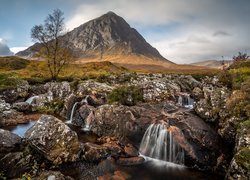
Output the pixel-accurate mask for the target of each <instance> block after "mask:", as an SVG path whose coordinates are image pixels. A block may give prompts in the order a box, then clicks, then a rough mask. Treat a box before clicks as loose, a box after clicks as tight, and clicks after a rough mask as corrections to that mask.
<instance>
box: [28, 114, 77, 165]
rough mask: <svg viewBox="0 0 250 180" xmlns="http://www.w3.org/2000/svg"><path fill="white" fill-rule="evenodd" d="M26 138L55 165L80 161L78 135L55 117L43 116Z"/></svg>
mask: <svg viewBox="0 0 250 180" xmlns="http://www.w3.org/2000/svg"><path fill="white" fill-rule="evenodd" d="M24 138H26V139H27V140H28V141H29V144H30V145H31V146H32V147H33V148H34V149H35V150H37V151H38V152H39V153H41V155H43V156H44V157H45V158H47V159H48V160H50V161H52V162H53V164H55V165H58V164H61V163H62V162H67V161H75V160H77V159H78V153H79V150H80V144H79V142H78V137H77V134H76V133H75V132H74V131H72V130H71V129H70V128H69V127H68V126H67V125H65V124H64V123H63V122H62V121H60V120H59V119H57V118H55V117H53V116H49V115H42V116H41V117H40V119H39V120H38V121H37V122H36V123H35V124H34V125H33V126H32V127H31V128H30V129H29V130H28V131H27V132H26V133H25V135H24Z"/></svg>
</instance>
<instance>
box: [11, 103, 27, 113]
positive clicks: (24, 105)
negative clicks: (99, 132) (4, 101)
mask: <svg viewBox="0 0 250 180" xmlns="http://www.w3.org/2000/svg"><path fill="white" fill-rule="evenodd" d="M13 109H16V110H17V111H19V112H27V111H29V110H30V104H29V103H27V102H17V103H14V104H13Z"/></svg>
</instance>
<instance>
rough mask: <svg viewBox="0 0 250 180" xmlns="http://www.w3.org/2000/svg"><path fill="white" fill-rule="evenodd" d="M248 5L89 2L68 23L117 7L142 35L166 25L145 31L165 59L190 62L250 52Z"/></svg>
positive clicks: (173, 0)
mask: <svg viewBox="0 0 250 180" xmlns="http://www.w3.org/2000/svg"><path fill="white" fill-rule="evenodd" d="M79 2H80V1H79ZM249 7H250V5H249V1H248V0H241V1H239V2H235V1H234V0H220V1H217V0H209V1H206V0H154V1H152V0H144V1H142V0H126V1H125V0H115V1H114V0H110V1H106V0H96V1H88V2H86V1H85V2H84V3H82V4H79V6H78V8H77V9H76V10H75V12H73V13H72V16H71V17H70V18H69V19H68V20H67V22H66V25H67V27H68V28H69V29H73V28H75V27H77V26H79V25H81V24H83V23H84V22H86V21H88V20H91V19H93V18H96V17H98V16H100V15H102V14H104V13H106V12H108V11H114V12H115V13H117V14H118V15H120V16H122V17H123V18H124V19H125V20H127V21H128V23H129V24H132V25H133V26H135V28H137V29H138V28H139V29H140V30H141V31H142V32H140V33H142V34H143V31H144V30H146V31H147V30H148V29H150V28H151V29H154V28H155V27H158V26H162V28H161V30H160V31H159V30H152V31H151V32H152V33H154V34H152V33H151V34H145V35H144V37H145V39H146V40H147V41H148V42H149V43H150V44H152V45H153V46H154V47H156V48H157V49H158V50H159V51H160V53H161V54H162V55H163V56H165V57H166V58H168V59H170V60H173V61H174V62H177V63H189V62H194V61H199V60H205V59H212V58H220V57H221V56H224V57H228V58H230V57H232V55H233V54H235V53H237V51H245V50H247V51H249V50H250V44H249V42H250V37H249V29H250V24H249V20H248V18H249V16H250V14H249V13H250V8H249ZM172 24H175V25H176V24H177V26H173V25H172ZM168 26H170V29H171V27H172V29H171V30H170V29H169V27H168ZM155 34H157V35H155Z"/></svg>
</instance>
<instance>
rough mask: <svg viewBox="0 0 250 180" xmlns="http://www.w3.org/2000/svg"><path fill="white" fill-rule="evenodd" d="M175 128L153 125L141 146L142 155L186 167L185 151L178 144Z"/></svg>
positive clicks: (146, 133)
mask: <svg viewBox="0 0 250 180" xmlns="http://www.w3.org/2000/svg"><path fill="white" fill-rule="evenodd" d="M173 130H174V128H171V126H170V127H169V128H167V126H166V125H165V124H151V125H150V126H149V127H148V129H147V131H146V132H145V134H144V136H143V139H142V141H141V144H140V153H141V154H142V155H144V156H149V157H151V158H154V159H158V160H163V161H168V162H172V163H175V164H180V165H184V150H183V149H182V148H181V147H180V146H179V145H178V144H177V143H176V141H175V137H174V132H172V131H173Z"/></svg>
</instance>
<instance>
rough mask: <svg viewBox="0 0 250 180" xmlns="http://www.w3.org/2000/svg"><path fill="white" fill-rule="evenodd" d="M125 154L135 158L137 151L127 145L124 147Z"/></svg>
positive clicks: (137, 154)
mask: <svg viewBox="0 0 250 180" xmlns="http://www.w3.org/2000/svg"><path fill="white" fill-rule="evenodd" d="M124 151H125V153H126V154H127V155H128V156H130V157H136V156H139V152H138V150H137V149H136V148H135V147H134V146H133V145H132V144H127V145H126V146H125V147H124Z"/></svg>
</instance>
